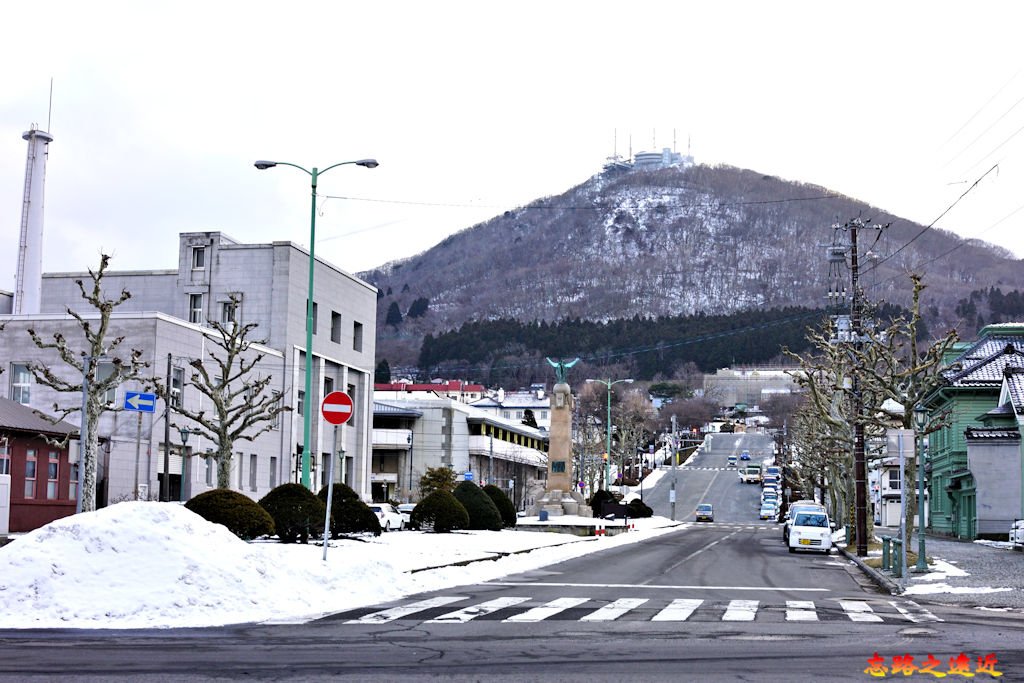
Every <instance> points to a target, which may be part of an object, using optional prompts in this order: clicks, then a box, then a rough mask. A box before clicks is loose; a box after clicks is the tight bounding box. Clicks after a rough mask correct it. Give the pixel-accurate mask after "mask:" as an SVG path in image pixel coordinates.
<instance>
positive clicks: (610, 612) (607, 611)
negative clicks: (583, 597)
mask: <svg viewBox="0 0 1024 683" xmlns="http://www.w3.org/2000/svg"><path fill="white" fill-rule="evenodd" d="M645 602H647V598H619V599H618V600H616V601H615V602H612V603H609V604H607V605H605V606H604V607H602V608H601V609H599V610H596V611H594V612H591V613H590V614H588V615H586V616H585V617H583V618H581V619H580V621H613V620H615V619H618V618H619V617H621V616H622V615H623V614H625V613H626V612H628V611H629V610H631V609H635V608H637V607H639V606H640V605H642V604H644V603H645Z"/></svg>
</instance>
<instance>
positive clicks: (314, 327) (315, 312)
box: [306, 299, 317, 334]
mask: <svg viewBox="0 0 1024 683" xmlns="http://www.w3.org/2000/svg"><path fill="white" fill-rule="evenodd" d="M306 305H307V306H309V299H306ZM307 312H308V310H307ZM316 319H317V306H316V302H315V301H314V302H313V334H316Z"/></svg>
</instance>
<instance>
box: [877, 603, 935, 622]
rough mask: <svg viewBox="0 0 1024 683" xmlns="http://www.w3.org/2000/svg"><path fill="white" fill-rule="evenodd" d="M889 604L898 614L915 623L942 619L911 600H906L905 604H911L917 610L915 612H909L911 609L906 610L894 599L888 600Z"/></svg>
mask: <svg viewBox="0 0 1024 683" xmlns="http://www.w3.org/2000/svg"><path fill="white" fill-rule="evenodd" d="M889 604H890V605H892V606H893V607H895V608H896V610H897V611H898V612H899V613H900V614H902V615H903V616H904V617H906V618H907V620H909V621H912V622H914V623H915V624H920V623H921V622H922V621H942V619H939V618H938V617H937V616H935V615H934V614H932V613H931V612H929V611H928V610H926V609H925V608H924V607H921V605H919V604H917V603H916V602H914V601H913V600H907V601H906V604H908V605H911V606H913V607H914V609H915V610H917V614H913V613H911V611H910V610H908V609H907V608H906V607H901V606H900V604H899V603H898V602H896V601H895V600H890V601H889Z"/></svg>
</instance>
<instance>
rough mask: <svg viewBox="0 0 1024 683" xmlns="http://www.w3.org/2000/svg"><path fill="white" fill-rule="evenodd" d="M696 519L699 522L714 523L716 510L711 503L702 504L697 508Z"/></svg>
mask: <svg viewBox="0 0 1024 683" xmlns="http://www.w3.org/2000/svg"><path fill="white" fill-rule="evenodd" d="M694 517H695V518H696V520H697V521H698V522H713V521H715V510H714V508H713V507H712V505H711V503H701V504H700V505H698V506H697V510H696V512H695V513H694Z"/></svg>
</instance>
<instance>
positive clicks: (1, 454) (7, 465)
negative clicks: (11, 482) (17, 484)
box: [0, 442, 11, 474]
mask: <svg viewBox="0 0 1024 683" xmlns="http://www.w3.org/2000/svg"><path fill="white" fill-rule="evenodd" d="M10 473H11V447H10V446H9V445H7V443H6V442H5V443H0V474H10Z"/></svg>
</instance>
